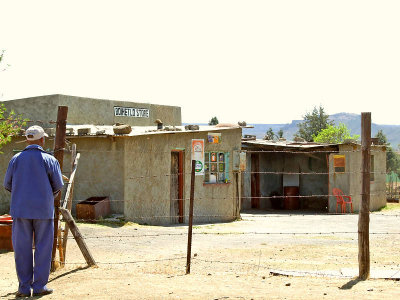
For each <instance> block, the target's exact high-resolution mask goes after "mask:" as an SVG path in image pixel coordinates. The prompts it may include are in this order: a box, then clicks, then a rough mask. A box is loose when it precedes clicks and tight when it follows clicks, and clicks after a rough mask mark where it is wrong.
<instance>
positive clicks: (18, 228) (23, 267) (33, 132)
mask: <svg viewBox="0 0 400 300" xmlns="http://www.w3.org/2000/svg"><path fill="white" fill-rule="evenodd" d="M47 136H48V135H47V134H46V133H45V132H44V130H43V128H42V127H40V126H36V125H35V126H31V127H29V128H28V129H27V130H26V139H27V143H28V146H27V147H26V148H25V149H24V150H23V151H22V152H20V153H18V154H16V155H14V157H13V158H12V159H11V160H10V163H9V165H8V169H7V172H6V175H5V178H4V187H5V188H6V190H8V191H10V192H11V207H10V215H11V216H12V218H13V226H12V243H13V247H14V256H15V267H16V271H17V275H18V281H19V287H18V292H17V296H18V297H29V296H30V295H31V289H32V290H33V295H34V296H38V295H47V294H51V293H52V292H53V290H51V289H49V288H47V287H46V284H47V282H48V280H49V274H50V267H51V254H52V247H53V237H54V236H53V234H54V223H53V218H54V195H55V194H57V193H58V192H59V191H60V190H61V188H62V187H63V181H62V174H61V170H60V165H59V163H58V161H57V160H56V159H55V158H54V157H53V156H52V155H50V154H48V153H47V152H45V151H44V150H43V146H44V140H45V137H47ZM33 237H34V239H35V254H34V255H33V251H32V240H33Z"/></svg>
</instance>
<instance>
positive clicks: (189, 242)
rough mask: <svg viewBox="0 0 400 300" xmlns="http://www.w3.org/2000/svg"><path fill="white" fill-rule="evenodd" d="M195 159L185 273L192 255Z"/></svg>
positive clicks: (188, 272) (187, 270)
mask: <svg viewBox="0 0 400 300" xmlns="http://www.w3.org/2000/svg"><path fill="white" fill-rule="evenodd" d="M195 168H196V161H195V160H192V173H191V181H190V206H189V230H188V246H187V260H186V274H190V261H191V255H192V228H193V202H194V179H195V176H196V174H195Z"/></svg>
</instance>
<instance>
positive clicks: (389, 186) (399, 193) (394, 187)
mask: <svg viewBox="0 0 400 300" xmlns="http://www.w3.org/2000/svg"><path fill="white" fill-rule="evenodd" d="M386 195H387V199H388V201H395V202H398V201H399V198H400V178H399V176H398V175H397V174H396V173H395V172H393V171H391V172H390V173H388V174H386Z"/></svg>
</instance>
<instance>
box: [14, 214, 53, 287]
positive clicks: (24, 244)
mask: <svg viewBox="0 0 400 300" xmlns="http://www.w3.org/2000/svg"><path fill="white" fill-rule="evenodd" d="M53 234H54V221H53V220H52V219H22V218H15V219H13V226H12V243H13V247H14V257H15V267H16V271H17V276H18V281H19V288H18V291H19V292H21V293H24V294H30V293H31V289H33V292H34V293H35V292H40V291H42V290H43V288H44V287H45V286H46V284H47V282H48V280H49V274H50V268H51V253H52V249H53V238H54V235H53ZM33 236H35V254H34V255H33V250H32V240H33Z"/></svg>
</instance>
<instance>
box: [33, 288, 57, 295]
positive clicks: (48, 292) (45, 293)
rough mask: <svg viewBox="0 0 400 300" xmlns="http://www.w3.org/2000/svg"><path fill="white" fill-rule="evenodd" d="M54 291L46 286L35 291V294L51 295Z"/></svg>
mask: <svg viewBox="0 0 400 300" xmlns="http://www.w3.org/2000/svg"><path fill="white" fill-rule="evenodd" d="M52 293H53V290H52V289H48V288H47V287H45V288H44V289H43V290H41V291H40V292H33V296H44V295H49V294H52Z"/></svg>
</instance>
